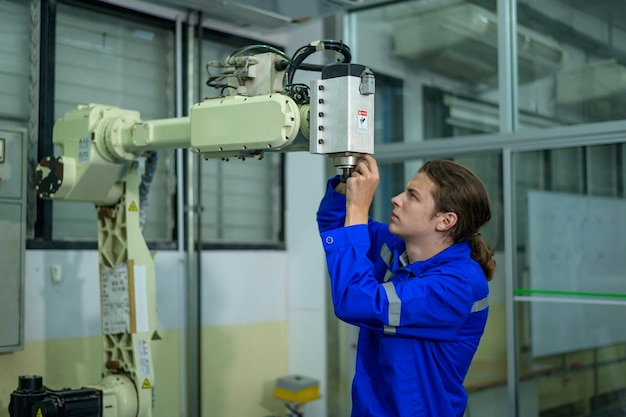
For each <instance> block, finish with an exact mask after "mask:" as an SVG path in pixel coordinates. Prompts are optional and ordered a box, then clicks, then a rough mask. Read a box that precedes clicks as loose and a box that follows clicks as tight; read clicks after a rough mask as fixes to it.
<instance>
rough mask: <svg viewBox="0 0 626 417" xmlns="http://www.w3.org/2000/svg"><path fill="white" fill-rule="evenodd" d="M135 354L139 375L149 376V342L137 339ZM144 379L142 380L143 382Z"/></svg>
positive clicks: (150, 368) (150, 366) (150, 367)
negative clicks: (137, 360) (137, 359)
mask: <svg viewBox="0 0 626 417" xmlns="http://www.w3.org/2000/svg"><path fill="white" fill-rule="evenodd" d="M137 356H138V357H139V371H140V372H141V375H143V376H150V375H151V374H152V365H151V364H150V360H151V359H150V344H149V343H148V341H147V340H145V339H137ZM146 381H148V379H146ZM146 381H144V384H145V383H146ZM149 383H150V382H148V384H149ZM144 388H145V387H144Z"/></svg>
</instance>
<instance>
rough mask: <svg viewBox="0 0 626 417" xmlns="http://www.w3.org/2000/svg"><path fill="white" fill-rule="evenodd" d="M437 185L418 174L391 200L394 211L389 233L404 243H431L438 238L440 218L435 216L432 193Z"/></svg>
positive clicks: (424, 175) (422, 174)
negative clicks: (430, 241) (431, 239)
mask: <svg viewBox="0 0 626 417" xmlns="http://www.w3.org/2000/svg"><path fill="white" fill-rule="evenodd" d="M435 187H436V186H435V183H434V182H432V180H431V179H430V178H428V176H427V175H426V174H424V173H418V174H417V175H416V176H415V177H413V179H412V180H411V181H409V183H408V184H407V186H406V189H405V190H404V191H403V192H402V193H400V194H398V195H397V196H395V197H394V198H392V199H391V203H392V204H393V211H392V213H391V221H390V222H389V231H390V232H391V233H393V234H394V235H396V236H398V237H399V238H401V239H403V240H404V241H417V242H420V241H429V237H435V236H436V227H437V223H438V222H439V220H440V219H439V217H438V216H436V215H435V214H436V213H435V200H434V199H433V195H432V191H433V190H434V189H435Z"/></svg>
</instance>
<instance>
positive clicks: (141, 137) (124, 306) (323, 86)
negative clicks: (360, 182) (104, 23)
mask: <svg viewBox="0 0 626 417" xmlns="http://www.w3.org/2000/svg"><path fill="white" fill-rule="evenodd" d="M257 50H261V51H262V53H258V54H251V52H252V51H257ZM322 50H332V51H336V52H338V53H340V54H341V55H342V56H343V59H342V60H341V61H340V62H339V63H337V64H332V65H328V66H318V65H309V64H305V63H304V60H305V59H306V58H307V57H308V56H309V55H311V54H313V53H315V52H317V51H322ZM350 59H351V56H350V50H349V48H348V47H347V46H346V45H344V44H343V43H341V42H337V41H315V42H312V43H310V44H308V45H305V46H303V47H302V48H300V49H298V51H297V52H296V53H295V54H294V57H293V58H289V57H287V56H286V55H285V54H283V53H282V52H281V51H278V50H276V49H274V48H271V47H269V46H267V45H254V46H249V47H245V48H242V49H240V50H238V51H235V52H234V53H233V54H231V55H230V56H229V57H227V59H226V60H224V61H210V62H209V63H207V72H208V74H209V78H208V81H207V84H209V85H210V86H213V87H217V88H219V89H221V91H222V94H221V95H220V96H218V97H214V98H208V99H205V100H204V101H202V102H201V103H198V104H196V105H194V106H193V107H192V108H191V111H190V115H189V117H181V118H171V119H159V120H148V121H144V120H142V119H141V117H140V114H139V113H138V112H136V111H133V110H124V109H120V108H118V107H112V106H106V105H99V104H90V105H81V106H79V107H78V108H77V109H75V110H73V111H70V112H68V113H67V114H66V115H65V116H64V117H63V118H61V119H59V120H58V121H57V122H56V123H55V125H54V131H53V143H54V144H55V145H58V146H59V148H60V149H61V155H59V156H56V157H53V156H50V157H46V158H44V159H42V160H41V161H40V163H39V165H38V167H37V185H36V187H37V191H38V195H39V197H40V198H48V199H58V200H73V201H87V202H93V203H95V205H96V208H97V213H98V251H99V258H100V286H101V288H100V290H101V311H102V332H103V353H104V357H103V362H102V381H101V382H100V383H99V384H97V385H93V386H90V387H83V388H81V389H79V390H62V391H54V390H50V389H48V388H46V387H45V386H43V383H42V380H41V377H39V376H23V377H20V381H19V388H18V389H17V390H16V391H14V393H13V394H12V396H11V403H10V405H9V414H10V416H11V417H26V416H28V417H31V416H36V417H53V416H54V417H64V416H68V417H69V416H70V415H71V416H73V417H90V416H94V417H101V416H104V417H150V416H152V407H153V402H154V387H155V378H154V368H153V363H152V354H151V342H152V340H155V339H158V338H159V336H158V333H157V318H156V286H155V271H154V261H153V259H152V256H151V254H150V252H149V250H148V247H147V245H146V242H145V239H144V238H143V235H142V230H141V219H140V214H139V211H140V210H139V209H140V202H141V201H142V198H141V196H140V178H139V174H138V165H139V164H138V159H139V158H141V157H143V156H145V155H146V154H149V153H153V152H154V151H157V150H160V149H178V148H188V149H190V150H191V151H193V152H197V153H201V154H202V155H203V156H204V157H205V158H207V159H208V158H224V159H227V158H241V159H244V158H257V159H260V158H262V157H263V155H264V153H266V152H289V151H308V152H310V153H313V154H321V155H328V156H330V157H331V158H332V159H333V161H334V165H335V166H336V167H337V168H338V169H341V170H342V173H343V176H344V177H346V176H348V175H349V174H350V173H351V171H352V169H353V168H354V167H355V166H356V164H357V163H358V160H359V158H360V156H361V155H363V154H372V153H373V152H374V126H373V122H374V75H373V73H372V71H370V70H369V68H367V67H364V66H362V65H358V64H352V63H350ZM214 69H219V70H220V72H217V73H216V72H215V70H214ZM299 69H305V70H316V71H321V78H320V79H316V80H314V81H313V82H311V85H310V86H307V85H304V84H297V83H294V74H295V72H296V71H297V70H299ZM212 71H213V73H212ZM77 407H84V408H81V410H83V411H81V412H79V411H77ZM65 410H73V411H72V414H67V413H66V411H65Z"/></svg>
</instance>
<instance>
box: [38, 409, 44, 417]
mask: <svg viewBox="0 0 626 417" xmlns="http://www.w3.org/2000/svg"><path fill="white" fill-rule="evenodd" d="M37 417H43V414H42V412H41V408H38V409H37Z"/></svg>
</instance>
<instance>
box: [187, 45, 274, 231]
mask: <svg viewBox="0 0 626 417" xmlns="http://www.w3.org/2000/svg"><path fill="white" fill-rule="evenodd" d="M239 46H243V45H238V46H230V45H225V44H222V43H219V42H215V41H210V40H204V42H203V44H202V58H203V59H204V60H205V61H208V60H223V59H224V58H226V57H227V56H228V55H229V54H230V53H231V52H233V51H234V50H235V49H237V48H238V47H239ZM203 66H204V65H203ZM219 93H220V92H219V91H217V90H215V89H214V88H211V87H208V86H206V85H204V87H203V89H202V94H203V97H217V96H218V95H219ZM241 123H246V121H245V120H242V121H241ZM232 128H233V129H236V128H237V126H232ZM194 169H195V170H196V173H197V170H198V169H200V170H201V172H202V184H201V190H200V195H199V198H201V201H202V205H203V208H204V210H203V212H202V239H203V241H204V242H227V243H277V242H280V241H281V240H282V235H281V234H282V211H283V207H282V186H283V185H282V158H281V156H280V155H279V154H271V153H266V154H265V156H264V158H263V159H262V160H255V159H246V160H245V161H241V160H238V159H230V160H228V161H222V160H221V159H209V160H206V161H205V160H203V161H202V162H201V164H196V165H195V166H194ZM195 175H196V174H195ZM194 178H195V177H194Z"/></svg>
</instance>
